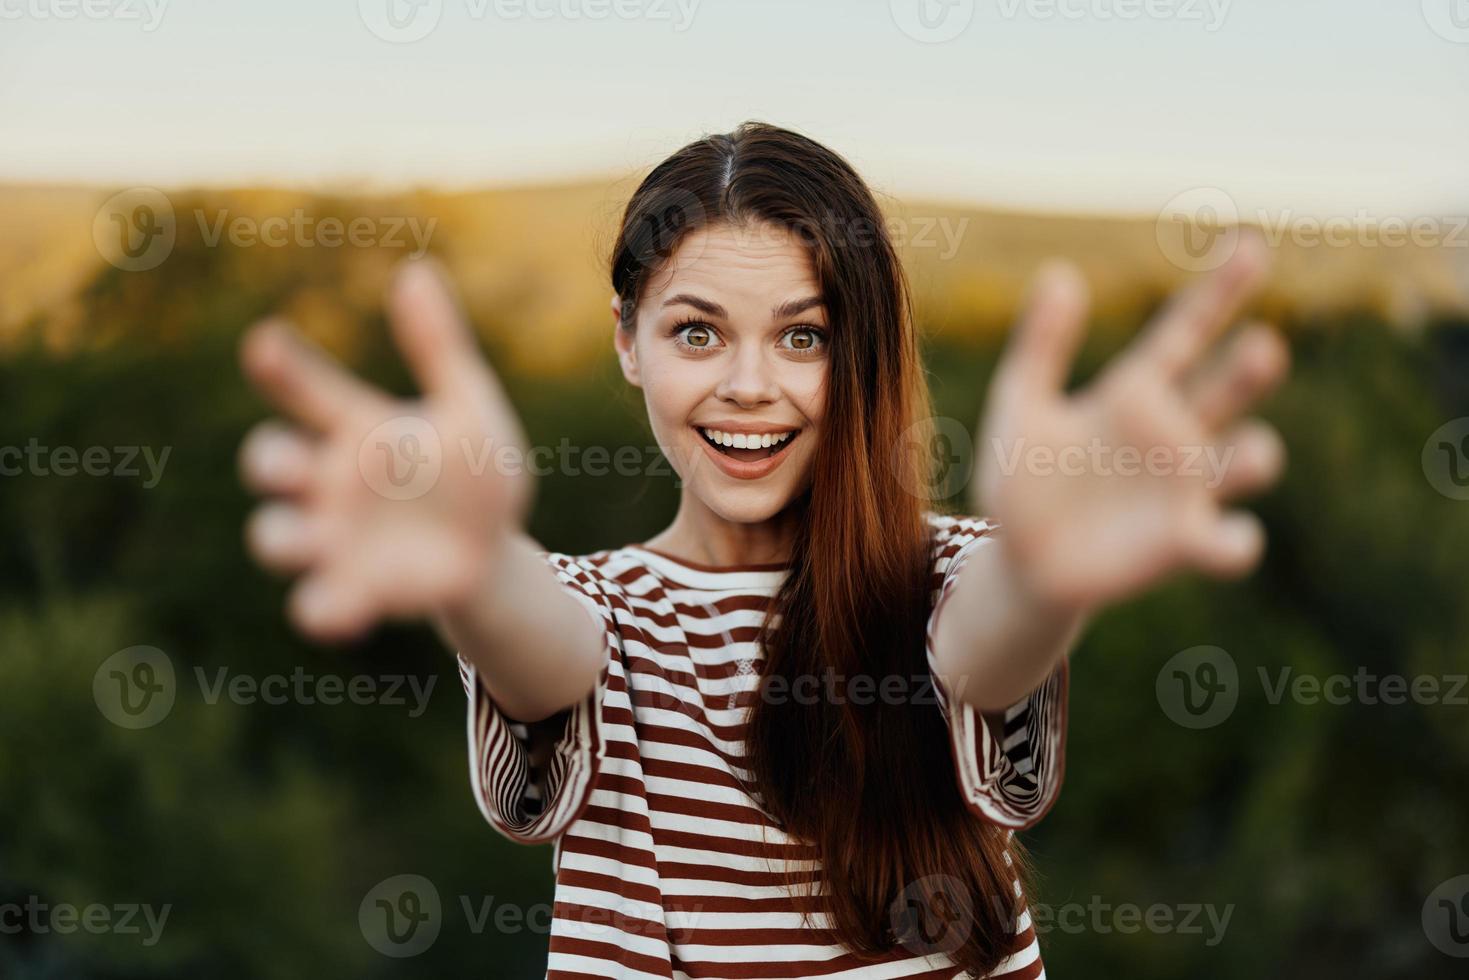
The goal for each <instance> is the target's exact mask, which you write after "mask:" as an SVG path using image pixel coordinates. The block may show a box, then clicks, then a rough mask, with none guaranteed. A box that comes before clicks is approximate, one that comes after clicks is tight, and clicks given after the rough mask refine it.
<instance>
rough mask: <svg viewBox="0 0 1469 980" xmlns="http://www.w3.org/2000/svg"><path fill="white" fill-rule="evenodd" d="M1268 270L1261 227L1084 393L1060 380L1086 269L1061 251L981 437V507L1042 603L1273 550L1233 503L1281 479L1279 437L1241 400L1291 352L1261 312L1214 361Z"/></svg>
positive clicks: (1118, 590) (1103, 594)
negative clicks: (1222, 336)
mask: <svg viewBox="0 0 1469 980" xmlns="http://www.w3.org/2000/svg"><path fill="white" fill-rule="evenodd" d="M1267 267H1268V261H1267V254H1266V250H1265V246H1264V244H1263V242H1262V241H1260V240H1259V239H1258V237H1256V236H1253V235H1249V234H1246V233H1243V232H1242V233H1241V234H1240V237H1239V239H1238V243H1237V246H1236V249H1235V252H1234V254H1233V255H1232V256H1231V257H1230V258H1229V259H1228V261H1226V262H1225V263H1224V264H1223V265H1222V266H1220V267H1219V268H1218V269H1217V270H1216V271H1215V272H1213V273H1212V274H1210V275H1208V276H1207V277H1204V278H1202V279H1201V280H1199V281H1198V282H1196V283H1194V284H1192V285H1191V286H1189V287H1188V288H1187V289H1185V290H1183V291H1182V292H1180V293H1179V294H1178V295H1176V296H1175V297H1174V298H1173V299H1172V301H1171V302H1170V303H1169V304H1168V305H1167V307H1166V308H1165V309H1164V310H1163V311H1162V312H1161V313H1160V314H1159V315H1158V317H1157V318H1156V319H1155V320H1154V321H1153V322H1152V323H1151V324H1149V326H1148V327H1147V328H1146V329H1145V330H1144V331H1143V332H1142V333H1141V335H1140V336H1139V337H1138V338H1137V339H1136V340H1134V341H1133V342H1132V343H1131V344H1130V345H1129V346H1128V347H1127V348H1126V349H1125V350H1124V351H1123V352H1121V353H1120V354H1118V355H1117V356H1116V357H1115V358H1114V359H1113V360H1112V361H1111V362H1110V363H1109V364H1107V365H1106V366H1105V367H1104V369H1103V370H1102V371H1101V372H1100V374H1099V375H1098V376H1097V377H1096V379H1095V380H1093V381H1092V382H1091V383H1090V384H1088V385H1087V386H1086V387H1085V388H1083V389H1081V390H1080V391H1078V392H1076V393H1074V394H1071V393H1067V392H1066V391H1065V390H1064V385H1065V382H1066V378H1067V374H1068V372H1069V370H1070V366H1071V362H1072V358H1073V356H1074V354H1075V351H1076V348H1077V346H1078V344H1079V343H1080V341H1081V338H1082V336H1083V335H1084V333H1085V323H1086V316H1087V309H1088V302H1087V296H1086V288H1085V285H1084V283H1083V281H1082V279H1081V277H1080V275H1079V274H1078V273H1077V272H1076V271H1075V270H1074V269H1072V268H1071V267H1070V266H1067V265H1065V264H1060V263H1057V264H1053V265H1050V266H1048V267H1047V268H1046V269H1044V270H1043V271H1042V272H1041V274H1040V275H1039V276H1038V277H1037V281H1036V284H1035V286H1034V289H1033V294H1032V299H1031V301H1030V303H1029V304H1028V307H1027V310H1026V312H1025V313H1024V315H1023V316H1022V318H1021V321H1020V324H1019V326H1018V327H1017V328H1016V330H1015V333H1014V335H1013V336H1012V338H1011V340H1010V342H1009V345H1008V348H1007V350H1006V352H1005V355H1004V357H1003V358H1002V360H1001V362H1000V365H999V367H998V369H997V371H996V373H995V377H994V380H993V383H992V385H991V388H990V392H989V398H988V404H987V406H986V409H985V415H984V419H983V421H982V425H981V432H982V435H981V437H980V440H979V443H978V445H977V447H976V451H977V454H978V458H979V464H978V465H979V479H978V481H977V482H976V484H975V500H974V501H973V502H972V503H973V506H974V510H975V512H976V513H978V514H981V515H984V516H985V517H987V518H989V519H991V520H994V521H995V522H997V523H998V524H999V525H1000V527H999V533H998V535H997V538H998V540H999V541H1000V542H1002V544H1003V550H1004V554H1005V559H1006V561H1007V562H1008V563H1009V565H1010V568H1011V571H1012V572H1013V574H1015V575H1016V576H1017V577H1018V580H1019V583H1020V584H1022V585H1023V586H1024V587H1025V588H1026V589H1027V591H1028V592H1029V594H1030V595H1032V596H1034V597H1035V598H1036V599H1037V600H1038V601H1040V602H1041V603H1042V604H1045V605H1050V606H1055V607H1061V608H1075V609H1082V610H1090V609H1094V608H1096V607H1098V606H1101V605H1104V604H1107V603H1111V602H1116V601H1119V600H1122V599H1126V598H1128V597H1130V596H1133V595H1136V594H1137V593H1139V592H1141V591H1142V590H1144V589H1146V588H1147V587H1149V586H1150V585H1152V584H1153V583H1155V582H1157V581H1158V580H1159V579H1161V578H1163V577H1164V576H1165V575H1167V574H1169V573H1170V572H1173V571H1175V570H1178V569H1182V568H1195V569H1199V570H1202V571H1204V572H1206V573H1209V574H1212V575H1215V576H1220V577H1233V576H1239V575H1242V574H1244V573H1245V572H1247V571H1249V570H1250V569H1251V568H1252V567H1254V565H1255V564H1256V563H1257V562H1258V560H1259V558H1260V555H1261V554H1262V552H1263V549H1264V531H1263V528H1262V527H1261V525H1260V522H1259V520H1258V519H1257V518H1256V517H1254V515H1252V514H1250V513H1248V512H1246V511H1243V510H1236V509H1227V505H1228V504H1229V502H1230V501H1232V500H1234V499H1235V498H1238V497H1240V496H1243V495H1245V494H1248V493H1251V492H1255V491H1258V490H1261V489H1263V488H1265V487H1267V486H1269V485H1270V484H1271V483H1273V482H1274V481H1275V479H1276V478H1277V477H1278V475H1279V474H1280V471H1281V469H1282V466H1283V464H1284V459H1285V451H1284V445H1283V443H1282V441H1281V439H1280V436H1279V435H1278V434H1277V433H1276V431H1275V430H1274V429H1273V428H1271V427H1270V426H1268V425H1266V424H1265V423H1264V422H1262V421H1260V420H1258V419H1250V420H1247V421H1244V422H1241V421H1239V418H1240V416H1241V415H1242V414H1244V412H1245V411H1246V410H1247V409H1248V408H1249V407H1250V406H1251V405H1253V404H1254V403H1255V402H1256V401H1257V400H1259V399H1260V398H1261V397H1262V396H1263V395H1265V394H1266V393H1267V392H1269V391H1270V390H1271V389H1273V388H1274V387H1275V386H1276V385H1277V384H1278V383H1279V382H1280V381H1281V379H1282V378H1284V376H1285V374H1286V372H1287V368H1288V362H1289V356H1288V351H1287V348H1286V345H1285V342H1284V341H1283V340H1282V339H1281V337H1280V334H1279V333H1278V332H1277V331H1275V330H1273V329H1271V328H1269V327H1267V326H1264V325H1262V324H1252V325H1250V326H1249V327H1247V328H1246V329H1244V330H1242V331H1241V332H1240V333H1239V335H1238V336H1237V337H1236V338H1235V340H1234V342H1233V343H1232V344H1230V345H1229V346H1228V348H1227V349H1226V350H1225V351H1223V352H1222V353H1221V354H1220V355H1219V356H1217V357H1214V358H1212V359H1206V358H1205V354H1206V353H1207V352H1208V351H1209V350H1210V348H1212V347H1213V346H1214V343H1213V342H1214V337H1215V335H1216V334H1217V333H1218V332H1219V331H1220V330H1221V329H1222V328H1223V327H1225V326H1226V325H1227V324H1228V323H1230V322H1231V321H1232V320H1233V319H1234V318H1235V317H1236V315H1237V314H1238V312H1239V310H1240V308H1241V306H1242V305H1243V304H1244V303H1245V301H1246V300H1247V299H1248V298H1249V297H1250V296H1251V294H1252V293H1253V292H1254V291H1255V290H1256V289H1257V288H1258V286H1259V285H1260V283H1261V282H1262V281H1263V279H1264V276H1265V272H1266V269H1267Z"/></svg>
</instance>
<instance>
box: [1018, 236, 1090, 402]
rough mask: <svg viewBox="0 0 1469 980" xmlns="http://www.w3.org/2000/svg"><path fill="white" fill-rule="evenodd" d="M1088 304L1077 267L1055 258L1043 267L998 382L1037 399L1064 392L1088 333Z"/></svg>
mask: <svg viewBox="0 0 1469 980" xmlns="http://www.w3.org/2000/svg"><path fill="white" fill-rule="evenodd" d="M1087 307H1088V299H1087V287H1086V280H1084V279H1083V278H1082V277H1081V273H1079V272H1078V271H1077V270H1076V267H1075V266H1073V265H1071V264H1070V263H1069V262H1064V261H1060V260H1052V261H1050V262H1047V263H1046V264H1045V265H1044V266H1042V267H1041V269H1040V271H1039V272H1038V273H1037V274H1036V278H1035V281H1034V284H1033V285H1032V287H1031V296H1030V299H1029V300H1028V301H1027V302H1026V306H1025V311H1024V313H1023V314H1022V315H1021V318H1020V322H1019V323H1018V324H1017V325H1016V327H1015V331H1014V333H1013V335H1012V336H1011V338H1010V343H1009V345H1008V347H1007V349H1006V352H1005V355H1004V358H1003V359H1002V360H1001V362H1000V367H999V377H998V378H997V380H1000V381H1001V383H1002V385H1004V386H1005V388H1006V389H1008V392H1009V394H1011V395H1014V396H1019V397H1025V398H1033V397H1043V396H1046V395H1054V394H1057V393H1059V392H1060V391H1061V390H1062V388H1063V387H1064V386H1065V384H1066V379H1067V376H1068V375H1069V374H1070V372H1071V362H1072V359H1073V358H1074V357H1075V356H1076V348H1077V346H1078V345H1079V344H1080V343H1081V338H1082V336H1083V334H1084V333H1085V328H1086V314H1087Z"/></svg>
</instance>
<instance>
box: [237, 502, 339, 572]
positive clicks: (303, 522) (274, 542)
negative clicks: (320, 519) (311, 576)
mask: <svg viewBox="0 0 1469 980" xmlns="http://www.w3.org/2000/svg"><path fill="white" fill-rule="evenodd" d="M321 539H322V535H321V529H320V528H319V527H318V526H317V524H316V522H315V521H313V520H312V519H311V518H310V517H309V516H308V515H307V514H306V512H305V511H303V510H302V509H301V508H300V507H297V506H296V505H294V504H287V503H278V502H277V503H269V504H264V505H262V506H260V507H257V508H256V509H255V511H254V513H252V514H251V515H250V517H249V519H248V520H247V521H246V522H245V546H246V548H247V549H248V550H249V552H250V554H251V555H252V556H253V557H254V558H255V560H256V561H258V562H259V563H260V564H261V565H263V566H264V567H266V568H268V569H270V570H271V571H273V572H280V573H283V574H294V573H297V572H300V571H303V570H304V569H306V568H309V567H310V566H311V565H313V564H315V563H316V562H317V561H318V560H320V557H321V551H322V547H321V545H322V540H321Z"/></svg>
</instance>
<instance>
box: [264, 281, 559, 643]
mask: <svg viewBox="0 0 1469 980" xmlns="http://www.w3.org/2000/svg"><path fill="white" fill-rule="evenodd" d="M388 305H389V314H390V319H391V323H392V331H393V338H394V341H395V342H396V344H397V346H398V348H399V349H400V350H401V351H402V353H403V355H404V357H405V359H406V360H407V362H408V365H409V367H410V369H411V370H412V372H413V374H414V376H415V378H416V379H417V381H418V383H419V384H420V386H421V388H422V391H423V395H422V397H421V398H418V399H414V400H405V399H397V398H394V397H392V396H391V395H389V394H388V393H386V392H384V391H382V390H380V389H377V388H375V387H373V386H371V385H369V384H367V383H365V382H363V381H362V380H360V379H358V378H357V377H355V376H353V375H352V374H351V373H349V372H348V371H346V370H344V369H343V368H342V367H341V366H340V365H339V364H337V363H336V362H335V361H333V360H332V359H331V358H330V357H328V356H327V355H326V354H325V353H324V352H322V351H321V350H320V349H319V348H317V347H316V346H314V345H312V344H310V343H309V342H308V341H306V340H305V339H304V338H303V337H301V335H300V334H299V333H297V332H296V331H295V330H293V329H292V328H290V327H289V326H287V325H285V324H284V323H282V322H280V321H266V322H265V323H262V324H260V325H257V326H256V327H254V328H252V329H251V330H250V332H249V333H248V334H247V335H246V337H245V339H244V342H243V344H242V347H241V361H242V364H243V367H244V370H245V373H246V375H247V376H248V377H249V379H250V380H251V381H252V382H253V383H254V385H255V386H256V387H257V388H258V389H259V390H260V392H261V393H262V394H264V395H265V397H266V398H268V399H269V400H270V401H271V402H272V403H274V404H275V406H276V407H277V408H278V409H280V410H281V411H282V412H283V413H285V415H287V416H289V418H290V420H291V422H293V423H295V425H294V426H287V425H285V424H283V423H282V422H280V421H267V422H264V423H261V424H260V425H259V426H257V427H256V428H255V429H254V430H253V431H252V432H251V433H250V434H249V435H248V436H247V437H246V439H245V442H244V444H243V445H242V446H241V451H240V467H241V472H242V474H243V477H244V480H245V482H246V483H247V484H248V485H249V486H250V487H251V488H252V489H253V490H255V491H257V492H259V493H261V494H264V495H267V496H268V497H270V498H272V499H271V500H270V501H269V502H267V503H265V504H263V505H262V506H260V507H259V508H257V510H256V511H255V512H254V514H252V516H251V518H250V521H249V523H248V526H247V531H246V540H247V544H248V546H249V549H250V551H251V552H252V553H253V554H254V556H255V557H256V558H257V560H259V561H260V562H261V563H262V564H263V565H265V566H266V567H268V568H271V569H274V570H276V571H280V572H284V573H287V574H293V575H299V576H300V581H299V582H298V583H297V585H296V586H295V587H294V589H293V590H292V593H291V596H290V600H289V611H290V616H291V619H292V620H293V621H294V622H295V624H296V625H297V626H298V627H299V628H300V629H301V630H302V631H303V632H305V633H306V634H307V635H309V636H311V637H313V638H315V639H320V640H338V639H347V638H351V637H353V636H356V635H359V634H361V633H362V632H363V631H365V630H366V629H368V628H369V627H371V626H372V625H373V624H374V623H376V622H378V621H379V620H382V619H385V618H389V617H405V616H419V615H431V614H433V613H435V612H437V611H438V610H440V609H442V608H443V607H445V606H446V605H449V604H452V603H454V602H457V601H461V600H463V599H465V598H467V597H468V596H469V594H470V593H471V592H472V591H473V590H474V589H475V588H476V586H478V585H480V584H482V582H483V576H484V574H485V571H486V569H487V568H488V567H489V566H490V564H491V562H492V560H493V558H494V555H495V554H496V550H497V548H498V547H499V545H500V543H501V542H502V540H503V539H504V532H506V531H508V530H510V529H513V528H518V527H519V525H520V523H521V522H522V521H523V520H524V517H525V514H526V512H527V510H528V508H529V505H530V499H531V495H532V492H533V490H532V486H531V484H530V478H529V476H528V475H526V474H525V472H524V468H523V467H517V468H516V469H515V470H514V471H513V472H511V473H509V474H502V473H498V472H496V471H495V469H494V467H493V466H492V465H490V461H491V460H494V459H495V458H497V456H496V454H497V453H500V452H502V451H503V450H504V448H505V447H510V448H511V449H512V450H518V451H520V452H521V453H523V451H524V442H525V439H524V435H523V432H522V429H521V426H520V422H519V420H518V419H517V418H516V415H515V412H514V410H513V408H512V407H511V405H510V403H509V401H508V400H507V399H506V397H505V394H504V392H503V390H502V388H501V386H500V383H499V381H498V379H497V378H496V377H495V374H494V372H493V371H492V370H491V369H490V367H489V365H488V364H487V363H486V362H485V360H484V359H483V358H482V357H481V356H480V353H479V350H478V348H477V347H476V345H475V341H474V338H473V336H472V335H471V333H470V331H469V329H468V327H467V326H466V325H465V323H464V321H463V319H462V317H461V316H460V314H459V311H458V309H457V307H456V305H455V302H454V299H453V297H452V295H451V293H450V290H449V287H448V285H447V282H446V281H445V279H444V277H443V275H442V274H441V273H440V272H439V271H438V270H437V269H436V267H434V266H433V265H432V264H431V263H428V262H415V263H412V264H410V265H408V266H406V267H405V268H404V269H403V270H402V271H401V272H400V273H399V275H398V276H397V278H396V280H395V282H394V284H393V287H392V290H391V292H390V296H389V304H388ZM517 458H523V456H521V457H517Z"/></svg>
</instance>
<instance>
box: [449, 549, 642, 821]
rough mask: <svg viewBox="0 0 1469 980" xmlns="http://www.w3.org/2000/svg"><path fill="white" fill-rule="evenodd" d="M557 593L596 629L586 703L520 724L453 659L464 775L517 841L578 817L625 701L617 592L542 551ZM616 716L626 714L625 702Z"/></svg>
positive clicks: (585, 567)
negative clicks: (465, 745) (596, 666)
mask: <svg viewBox="0 0 1469 980" xmlns="http://www.w3.org/2000/svg"><path fill="white" fill-rule="evenodd" d="M542 557H543V558H545V559H546V561H547V563H548V564H549V565H550V566H551V568H552V570H553V571H555V573H556V577H557V579H558V580H559V581H560V582H561V585H562V587H563V588H565V589H566V590H567V592H569V593H570V594H571V596H572V597H573V598H574V599H576V600H577V602H578V603H580V605H581V606H582V608H583V609H584V610H585V611H586V612H587V614H588V615H590V616H591V617H592V618H593V619H594V620H595V621H596V622H597V623H598V624H599V625H601V627H602V635H603V657H604V659H603V663H602V671H601V674H600V676H599V678H598V681H597V687H596V689H595V690H594V691H592V692H591V693H590V694H588V695H587V697H586V698H585V700H583V701H581V702H580V703H578V704H576V705H574V706H573V707H571V708H569V709H567V710H566V711H563V712H560V713H559V714H557V715H555V716H553V717H552V718H549V719H546V720H545V721H542V722H538V723H535V724H532V725H525V724H522V723H520V722H517V721H514V720H512V719H510V718H509V717H507V716H506V715H505V714H504V713H503V712H502V711H501V710H500V708H499V706H498V705H497V704H496V703H495V699H494V696H493V695H491V694H490V692H489V690H488V689H487V688H486V687H485V685H484V683H483V681H482V680H481V679H480V678H479V676H478V674H477V673H476V671H475V669H474V665H473V664H471V663H470V662H469V661H468V660H467V659H465V657H464V655H463V654H459V655H458V661H459V675H460V679H461V680H462V681H463V683H464V690H465V693H466V694H467V695H468V696H469V726H468V727H469V773H470V782H471V785H472V787H473V790H474V797H475V802H476V803H477V804H478V805H479V809H480V812H481V813H482V814H484V817H485V819H486V820H488V821H489V822H490V824H491V825H492V826H493V827H494V828H495V829H496V830H498V831H499V832H500V833H502V834H504V835H505V836H506V837H508V838H510V839H511V840H514V841H518V842H520V843H523V844H540V843H545V842H548V841H554V840H556V839H557V838H559V837H560V835H561V834H562V833H564V832H565V831H566V829H567V828H568V827H570V826H571V825H572V823H574V822H575V821H576V819H577V817H579V816H580V815H581V812H582V811H583V810H584V809H585V808H586V804H587V801H588V800H589V799H590V797H591V792H592V786H593V783H595V782H596V779H597V776H598V774H599V773H600V771H601V769H602V761H603V758H604V757H605V755H606V750H607V738H606V729H607V728H608V726H609V725H611V724H613V723H614V721H615V720H616V718H617V716H618V714H619V709H618V708H617V706H616V705H615V704H614V703H612V702H615V701H617V700H618V699H620V700H621V702H623V703H624V704H625V703H626V702H627V693H626V692H627V685H626V682H625V674H624V673H623V669H622V667H623V664H622V656H621V649H622V647H621V640H620V638H619V635H618V632H617V619H616V616H615V613H614V610H615V609H616V607H617V600H618V596H617V594H616V591H615V588H614V587H613V586H611V585H610V584H609V583H608V582H607V581H606V580H605V579H603V578H602V577H601V576H599V575H598V574H597V573H596V571H595V569H594V568H592V567H591V566H590V565H589V564H587V563H586V562H584V561H579V560H577V559H576V558H573V557H571V556H568V555H562V554H557V553H554V552H543V553H542ZM621 713H623V714H627V715H629V716H630V715H631V708H630V705H628V706H627V707H626V710H624V711H622V712H621Z"/></svg>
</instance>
